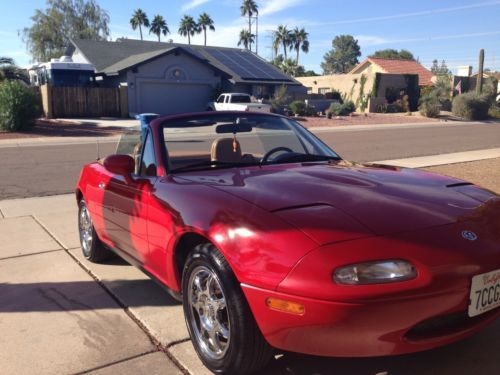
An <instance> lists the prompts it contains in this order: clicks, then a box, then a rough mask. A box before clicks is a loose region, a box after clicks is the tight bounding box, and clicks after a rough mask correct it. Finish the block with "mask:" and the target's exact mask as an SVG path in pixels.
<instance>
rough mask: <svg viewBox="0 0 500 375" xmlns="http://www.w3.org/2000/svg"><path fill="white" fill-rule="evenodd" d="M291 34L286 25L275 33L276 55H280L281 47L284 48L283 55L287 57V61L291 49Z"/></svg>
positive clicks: (274, 46)
mask: <svg viewBox="0 0 500 375" xmlns="http://www.w3.org/2000/svg"><path fill="white" fill-rule="evenodd" d="M291 43H292V39H291V32H290V30H288V29H287V27H286V26H285V25H279V26H278V30H276V31H274V33H273V48H274V53H276V54H277V53H278V49H279V47H280V46H282V47H283V55H284V56H285V60H286V59H287V58H288V56H287V53H286V52H287V50H288V49H291V46H292V45H291Z"/></svg>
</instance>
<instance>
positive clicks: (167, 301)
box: [0, 279, 180, 313]
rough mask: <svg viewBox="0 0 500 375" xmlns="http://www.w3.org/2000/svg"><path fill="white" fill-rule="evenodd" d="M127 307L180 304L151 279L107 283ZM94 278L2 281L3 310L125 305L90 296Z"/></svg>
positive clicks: (113, 299) (42, 309)
mask: <svg viewBox="0 0 500 375" xmlns="http://www.w3.org/2000/svg"><path fill="white" fill-rule="evenodd" d="M104 284H105V286H106V289H108V290H110V291H111V292H112V294H113V296H116V297H118V298H119V299H120V300H121V301H123V303H125V304H126V306H127V307H144V306H159V307H170V306H179V305H180V302H178V301H176V300H174V299H173V298H172V297H171V296H170V295H169V294H168V293H167V292H166V291H165V290H164V289H163V288H162V287H160V286H159V285H158V284H156V283H155V282H154V281H152V280H148V279H144V280H113V281H107V282H105V283H104ZM95 287H96V284H95V281H93V280H89V281H68V282H39V283H23V284H18V283H0V313H18V312H57V311H80V310H101V309H113V308H122V307H121V306H119V305H118V304H117V302H116V301H115V298H97V297H96V298H89V294H92V293H93V290H95Z"/></svg>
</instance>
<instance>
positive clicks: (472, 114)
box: [452, 92, 490, 120]
mask: <svg viewBox="0 0 500 375" xmlns="http://www.w3.org/2000/svg"><path fill="white" fill-rule="evenodd" d="M489 108H490V102H489V98H488V96H486V95H477V94H476V93H473V92H467V93H465V94H462V95H458V96H456V97H455V98H454V99H453V104H452V112H453V114H454V115H456V116H459V117H462V118H464V119H466V120H483V119H486V118H488V109H489Z"/></svg>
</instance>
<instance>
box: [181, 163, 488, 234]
mask: <svg viewBox="0 0 500 375" xmlns="http://www.w3.org/2000/svg"><path fill="white" fill-rule="evenodd" d="M182 177H183V178H186V179H189V180H192V181H196V182H201V183H204V184H209V185H211V186H213V187H214V188H217V189H219V190H223V191H225V192H227V193H229V194H232V195H235V196H237V197H240V198H242V199H244V200H246V201H249V202H251V203H253V204H255V205H257V206H259V207H261V208H263V209H265V210H267V211H270V212H275V213H276V214H277V215H278V216H280V217H281V218H283V219H285V220H287V221H289V222H291V223H292V224H295V225H296V226H298V227H300V229H303V230H304V227H305V231H306V232H307V228H308V227H312V226H317V224H319V223H321V227H322V228H323V229H328V227H329V226H331V227H332V228H331V229H332V230H335V229H336V228H338V225H339V222H344V223H347V222H349V223H348V224H347V226H348V227H349V228H350V229H352V230H353V231H355V232H357V233H358V235H357V236H355V237H359V236H364V235H366V234H367V232H371V234H375V235H386V234H390V233H397V232H403V231H412V230H417V229H421V228H428V227H433V226H439V225H445V224H450V223H454V222H457V221H459V220H462V219H463V218H466V217H468V215H470V213H471V212H473V211H474V210H475V209H476V208H478V207H479V206H481V205H482V204H483V202H484V201H486V200H488V199H489V198H492V197H495V196H496V195H494V194H493V193H489V192H487V191H485V190H482V189H480V188H477V187H475V186H471V185H470V184H467V183H464V182H463V181H461V180H457V179H454V178H450V177H446V176H441V175H437V174H433V173H428V172H424V171H421V170H413V169H407V168H397V167H389V166H374V165H362V164H356V163H350V162H346V161H340V162H338V163H330V164H325V163H304V164H281V165H267V166H263V167H250V168H241V169H231V170H221V169H219V170H214V171H208V172H205V171H204V172H203V173H201V174H200V172H193V173H190V174H185V175H183V176H182ZM318 207H323V208H328V207H330V208H331V209H326V210H325V209H318ZM353 222H356V223H357V224H354V223H353ZM315 223H316V224H315ZM356 225H357V228H355V227H356ZM361 228H363V229H361ZM320 242H323V243H324V242H328V238H322V239H321V241H320Z"/></svg>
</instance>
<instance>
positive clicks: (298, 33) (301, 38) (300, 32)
mask: <svg viewBox="0 0 500 375" xmlns="http://www.w3.org/2000/svg"><path fill="white" fill-rule="evenodd" d="M290 41H291V44H292V47H293V49H294V50H295V51H296V52H297V58H296V59H295V62H296V63H297V65H299V52H300V51H302V52H304V53H308V52H309V33H307V32H306V30H305V29H304V28H301V29H299V28H298V27H296V28H295V29H293V31H292V32H291V34H290Z"/></svg>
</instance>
